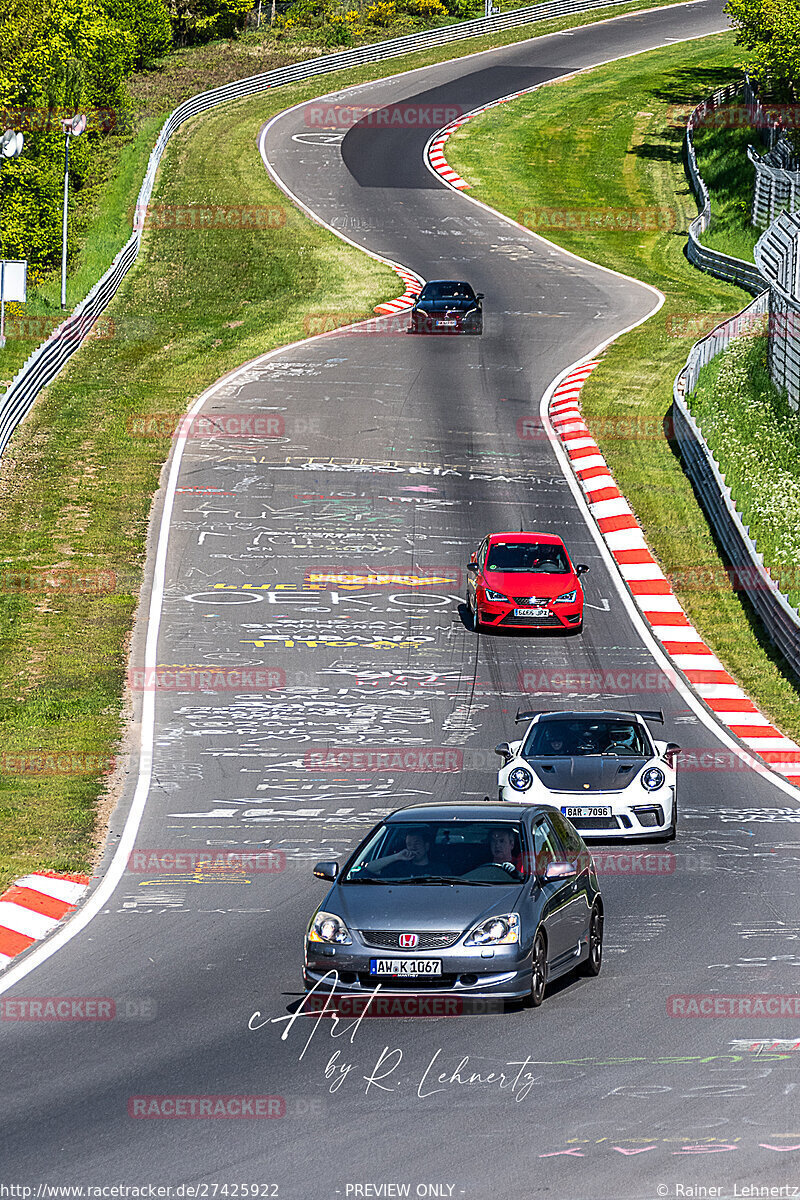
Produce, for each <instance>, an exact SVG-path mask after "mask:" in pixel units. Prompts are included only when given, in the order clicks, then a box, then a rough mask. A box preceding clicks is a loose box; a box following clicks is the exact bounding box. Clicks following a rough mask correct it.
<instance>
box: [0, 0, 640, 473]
mask: <svg viewBox="0 0 800 1200" xmlns="http://www.w3.org/2000/svg"><path fill="white" fill-rule="evenodd" d="M626 3H629V0H549V2H548V3H543V4H534V5H531V6H529V7H527V8H517V9H513V10H512V11H511V12H506V13H499V14H498V15H497V16H494V17H479V18H477V19H476V20H474V21H461V22H459V23H458V24H455V25H445V26H444V27H443V28H440V29H430V30H424V31H423V32H422V33H411V34H407V35H406V36H404V37H399V38H391V39H389V40H388V41H385V42H375V43H373V44H372V45H369V46H359V47H357V48H355V49H353V50H340V51H337V52H336V53H334V54H325V55H322V56H321V57H319V58H311V59H307V60H306V61H305V62H300V63H294V64H292V66H288V67H278V68H276V69H275V70H273V71H266V72H264V73H262V74H260V75H251V76H248V78H246V79H239V80H236V81H235V82H233V83H228V84H225V85H224V86H223V87H218V88H214V89H213V90H212V91H208V92H201V93H199V94H198V95H197V96H192V97H191V98H190V99H189V100H185V101H184V102H183V104H180V105H178V107H177V108H176V109H175V110H174V111H173V112H172V113H170V115H169V117H168V118H167V120H166V121H165V123H164V125H163V126H162V128H161V132H160V134H159V136H158V140H157V141H156V144H155V147H154V148H153V151H152V153H151V155H150V159H149V162H148V165H147V172H146V174H145V177H144V182H143V183H142V187H141V190H140V192H139V196H138V199H137V201H136V207H135V210H134V211H135V212H136V213H139V214H142V213H144V212H145V211H146V208H147V205H148V204H149V202H150V197H151V195H152V192H153V187H154V184H155V177H156V171H157V169H158V165H159V163H160V161H161V156H162V155H163V153H164V149H165V147H166V145H167V142H168V141H169V139H170V138H171V137H172V135H173V133H175V131H176V130H177V129H179V128H180V126H181V125H183V123H184V122H185V121H188V120H189V119H190V118H191V117H194V116H197V114H198V113H201V112H205V111H206V110H207V109H209V108H214V107H216V106H217V105H218V104H224V103H226V101H228V100H239V99H243V98H244V97H246V96H252V95H256V94H257V93H258V92H264V91H267V90H268V89H271V88H275V87H280V86H282V85H283V84H287V83H296V82H299V81H302V80H304V79H311V78H314V77H315V76H319V75H328V74H330V73H331V72H333V71H341V70H346V69H348V68H350V67H357V66H361V65H362V64H364V63H371V62H380V61H382V60H383V59H387V58H397V57H399V56H400V55H403V54H409V53H411V52H412V51H414V50H426V49H429V48H431V47H434V46H444V45H447V44H448V43H450V42H455V41H461V40H463V39H465V38H473V37H480V36H481V35H482V34H487V33H497V32H500V31H502V30H504V29H513V28H515V27H517V26H519V25H527V24H532V23H534V22H537V21H545V20H548V19H549V18H551V17H559V16H566V15H569V14H570V13H580V12H587V11H590V10H591V9H595V8H615V7H617V6H618V5H621V4H626ZM142 224H143V222H141V221H138V222H137V225H138V228H135V229H134V231H133V233H132V234H131V237H130V238H129V240H128V241H127V242H126V244H125V245H124V246H123V248H122V249H121V250H120V251H119V253H118V254H117V255H116V257H115V258H114V261H113V262H112V264H111V266H110V267H109V269H108V270H107V271H106V273H105V275H103V276H102V278H101V279H99V280H98V282H97V283H96V284H95V285H94V287H93V288H92V290H91V291H90V292H89V294H88V295H87V296H86V297H85V298H84V299H83V300H82V301H81V302H80V304H78V305H77V306H76V308H75V309H74V311H73V312H72V314H71V315H70V317H69V318H68V319H67V320H66V321H65V322H64V323H63V324H62V325H60V326H59V327H58V328H57V329H56V330H54V332H53V333H52V334H51V335H50V337H49V338H48V339H47V341H45V342H43V343H42V344H41V345H40V346H37V348H36V349H35V350H34V351H33V353H32V354H31V356H30V358H28V360H27V361H26V362H25V364H24V366H23V367H22V368H21V369H20V370H19V371H18V372H17V374H16V375H15V376H14V378H13V380H12V381H11V386H10V387H9V389H8V391H7V392H6V393H5V395H3V396H0V454H2V453H3V451H4V450H5V448H6V446H7V445H8V442H9V440H10V438H11V436H12V434H13V432H14V430H15V429H16V427H17V425H18V424H19V423H20V421H21V420H22V419H23V418H24V416H25V415H26V413H27V412H28V411H29V409H30V407H31V405H32V404H33V402H34V400H35V399H36V397H37V396H38V394H39V392H40V391H41V390H42V388H44V387H46V386H47V384H49V383H51V382H52V381H53V379H55V377H56V375H57V374H58V373H59V371H60V370H61V368H62V367H63V366H64V365H65V363H67V362H68V361H69V359H70V358H71V357H72V355H73V354H74V353H75V352H76V350H78V349H79V347H80V345H81V344H82V342H83V341H84V339H85V337H86V336H87V334H88V332H89V330H90V329H91V326H92V323H93V322H94V321H95V320H96V319H97V317H99V316H100V314H101V313H102V312H103V310H104V309H105V308H106V307H107V306H108V304H109V302H110V301H111V299H112V298H113V296H114V295H115V293H116V292H117V290H118V288H119V286H120V284H121V283H122V280H123V279H124V277H125V275H126V274H127V273H128V271H129V270H130V269H131V267H132V266H133V264H134V262H135V261H136V258H137V255H138V253H139V246H140V244H141V239H142Z"/></svg>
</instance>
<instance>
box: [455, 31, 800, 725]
mask: <svg viewBox="0 0 800 1200" xmlns="http://www.w3.org/2000/svg"><path fill="white" fill-rule="evenodd" d="M736 60H737V52H736V50H735V48H734V44H733V37H732V36H731V35H729V34H725V35H721V36H717V37H714V38H709V39H706V40H703V41H699V42H690V43H686V44H685V45H673V46H670V47H669V48H668V49H665V50H657V51H653V52H651V53H648V54H645V55H641V56H639V57H637V58H633V59H628V60H625V61H623V62H620V63H615V64H610V65H608V66H606V67H601V68H599V69H598V70H596V71H593V72H591V73H590V74H585V75H579V76H577V77H575V78H574V79H572V80H570V81H567V82H565V83H559V84H554V85H553V86H548V87H545V88H542V89H541V90H539V91H538V92H535V93H533V94H531V95H529V96H527V97H522V98H521V99H519V100H517V101H513V102H512V103H510V104H507V105H503V106H500V107H498V108H496V109H493V110H491V111H489V112H488V113H486V114H485V115H483V116H481V117H479V118H477V119H476V120H474V121H471V122H470V123H469V124H468V125H467V126H465V127H464V128H463V129H462V130H460V131H459V132H458V134H457V135H456V136H455V137H454V138H452V139H451V141H450V143H449V148H448V159H449V161H450V163H451V164H452V165H453V167H454V168H455V169H456V170H457V171H459V172H460V173H461V174H462V175H463V176H464V178H466V179H468V180H470V181H471V182H472V183H473V184H474V185H475V186H474V191H473V193H472V194H474V195H476V196H478V197H479V198H480V199H482V200H484V201H486V202H487V203H488V204H491V205H492V206H493V207H495V208H497V209H499V210H500V211H501V212H504V213H506V214H508V215H509V216H511V217H514V218H519V219H523V220H524V219H525V217H524V213H525V210H527V212H528V213H532V212H533V213H535V214H536V222H535V223H536V224H537V225H538V230H537V231H538V232H540V233H541V234H542V235H543V236H545V237H548V238H550V239H551V240H552V241H554V242H557V243H558V244H559V245H561V246H564V247H565V248H566V249H568V250H571V251H573V252H575V253H576V254H580V255H583V256H585V257H586V258H589V259H591V260H592V261H595V262H598V263H602V264H603V265H605V266H607V267H611V268H614V269H615V270H618V271H623V272H625V273H626V274H628V275H632V276H634V277H636V278H637V279H641V280H644V281H645V282H647V283H650V284H652V285H654V286H655V287H657V288H659V289H660V290H661V291H662V292H663V293H664V295H665V297H666V303H665V304H664V306H663V307H662V308H661V310H660V312H658V313H657V314H656V315H655V316H654V317H652V318H651V319H650V320H649V321H648V322H646V324H644V325H643V326H641V327H639V328H637V329H635V330H633V331H631V332H630V333H627V334H625V335H623V336H622V337H621V338H619V339H618V341H617V342H615V343H614V345H612V346H611V347H610V348H609V350H608V352H607V353H606V355H605V357H604V360H603V365H602V367H601V368H600V369H599V370H597V371H596V372H595V373H594V374H593V375H592V377H591V378H590V380H589V382H588V383H587V385H586V387H585V388H584V390H583V394H582V405H583V411H584V414H585V416H586V418H587V421H588V424H589V426H590V428H591V429H592V431H593V432H594V434H595V436H596V438H597V441H598V442H599V444H600V447H601V449H602V450H603V453H604V454H605V456H606V459H607V460H608V462H609V464H610V466H611V469H612V471H613V473H614V475H615V477H616V479H617V481H618V483H619V486H620V488H621V489H622V491H623V493H624V494H625V495H626V496H627V498H628V500H629V501H630V503H631V505H632V507H633V509H634V511H635V512H636V514H637V517H638V519H639V521H640V523H641V525H642V528H643V530H644V533H645V535H646V537H647V540H648V543H649V545H650V546H651V548H652V550H653V552H654V553H655V554H656V556H657V558H658V560H659V562H660V563H661V565H662V568H663V570H664V571H665V572H666V573H667V574H668V575H670V576H671V577H672V579H673V583H674V587H675V590H676V593H677V595H678V597H679V599H680V601H681V603H682V604H683V605H684V607H685V609H686V611H687V612H688V614H689V616H690V617H691V619H692V620H693V621H694V622H695V624H696V625H697V628H698V629H699V630H700V632H701V633H702V635H703V636H704V638H705V639H706V640H707V642H708V643H709V645H711V646H712V647H713V648H714V650H715V651H716V653H717V654H718V655H719V657H720V658H721V659H722V661H723V662H724V663H725V665H726V667H727V668H728V670H730V671H731V673H732V674H733V675H734V676H735V677H736V678H737V679H738V680H739V682H740V683H741V685H742V687H744V688H745V689H746V690H747V691H748V693H749V694H750V695H751V696H753V698H754V699H755V700H756V701H757V702H758V703H759V705H760V706H761V707H762V708H763V710H764V712H766V713H767V714H769V715H770V716H771V717H772V718H773V719H774V720H775V721H777V722H778V724H779V725H780V726H781V727H782V728H783V729H784V730H785V731H786V732H787V733H788V734H790V735H792V736H794V737H798V736H800V704H798V699H800V697H799V696H798V690H797V687H796V685H795V682H794V681H793V678H792V677H791V675H790V674H789V673H788V669H787V668H786V666H785V664H784V663H783V662H782V660H781V659H780V658H779V656H778V655H777V654H776V652H775V651H774V650H773V648H772V647H771V646H770V644H769V642H768V640H767V638H766V636H765V635H764V633H763V630H762V629H761V627H760V625H759V623H758V621H757V619H756V618H755V617H754V615H753V613H752V611H751V610H750V608H749V606H748V605H747V603H746V601H744V600H743V599H742V596H741V594H740V593H739V592H737V591H735V590H734V589H733V588H732V587H731V586H730V584H729V582H728V578H727V574H726V570H725V563H724V562H723V560H722V559H721V558H720V555H719V553H718V550H717V547H716V545H715V542H714V539H713V537H712V535H711V533H710V530H709V528H708V525H707V522H706V520H705V517H704V516H703V513H702V510H701V509H700V507H699V505H698V503H697V500H696V498H695V496H694V494H693V491H692V488H691V485H690V484H689V482H688V480H687V478H686V476H685V474H684V472H683V470H682V468H681V464H680V461H679V460H678V458H677V457H676V455H675V453H674V452H673V447H672V446H671V444H670V442H669V440H668V439H667V437H666V435H665V433H664V422H665V418H666V417H667V414H668V413H669V410H670V406H671V403H672V383H673V379H674V377H675V375H676V374H677V372H678V371H679V370H680V368H681V366H682V365H683V363H684V361H685V359H686V355H687V353H688V351H689V349H690V347H691V344H692V342H693V341H695V340H696V339H697V338H698V337H699V336H701V334H702V333H703V332H706V331H707V329H709V328H710V327H711V326H712V325H714V324H716V323H717V322H718V321H719V320H720V319H721V314H723V313H733V312H736V311H737V310H738V309H740V308H742V307H743V306H744V304H745V303H746V302H747V300H748V296H747V295H746V294H745V293H743V292H742V291H740V290H739V289H737V288H734V287H732V286H730V285H728V284H725V283H723V282H721V281H719V280H715V279H714V278H712V277H711V276H709V275H705V274H702V273H700V272H699V271H696V270H695V269H694V268H693V267H691V266H690V265H689V263H688V261H687V260H686V258H685V256H684V245H685V241H686V234H685V231H686V228H687V226H688V224H689V222H690V221H691V220H692V218H693V217H694V216H695V215H696V212H697V208H696V205H695V202H694V199H693V197H692V194H691V191H690V189H689V185H688V183H687V181H686V177H685V174H684V170H683V159H682V140H683V125H682V124H681V122H680V120H678V119H676V116H675V114H676V113H685V112H686V110H687V108H689V107H690V106H693V105H694V104H696V103H698V102H699V101H700V100H702V99H703V98H704V97H705V96H707V95H708V94H709V93H710V92H711V91H712V90H713V89H714V88H715V87H717V86H719V85H720V84H721V83H725V82H727V81H728V80H730V79H731V78H734V77H735V76H736ZM706 169H707V167H706ZM707 178H708V176H707ZM709 182H710V183H711V182H712V181H711V179H709ZM714 204H715V198H714V196H713V195H712V209H713V207H714ZM576 210H578V211H582V212H584V213H586V212H591V213H594V214H596V213H598V212H604V213H605V214H607V216H608V221H609V224H608V225H604V224H602V222H600V221H597V220H596V218H592V220H593V221H595V223H594V224H589V225H588V226H587V225H586V223H585V222H584V227H583V228H581V227H580V226H581V221H580V219H579V218H577V219H576V220H575V227H573V228H564V227H563V226H564V224H565V220H564V216H563V214H565V213H574V212H576ZM521 212H522V213H523V216H522V217H521V218H520V213H521ZM614 212H621V213H634V214H635V213H638V214H640V221H639V225H640V226H644V227H643V228H636V229H632V228H630V227H629V228H626V229H620V228H619V223H620V218H614V217H613V216H612V215H611V214H613V213H614ZM626 220H628V222H629V226H630V225H631V224H633V221H631V220H629V219H628V218H626ZM558 225H561V226H562V227H561V228H559V227H558ZM615 226H616V227H615ZM621 414H624V415H625V417H626V420H625V421H624V422H622V423H620V420H619V418H620V415H621ZM621 426H622V430H623V431H626V430H628V429H630V428H631V426H633V428H635V430H636V431H637V435H636V436H635V437H631V436H620V428H621ZM709 581H711V583H709Z"/></svg>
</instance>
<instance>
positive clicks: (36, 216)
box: [0, 0, 252, 286]
mask: <svg viewBox="0 0 800 1200" xmlns="http://www.w3.org/2000/svg"><path fill="white" fill-rule="evenodd" d="M251 7H252V0H169V6H168V4H167V0H0V132H2V130H3V129H6V128H11V129H15V130H18V131H20V132H21V133H23V135H24V137H25V147H24V150H23V154H22V156H21V157H20V158H18V159H15V160H13V161H10V162H3V163H2V164H0V235H1V238H2V240H1V242H0V247H1V249H2V252H3V254H4V255H5V256H6V257H8V258H26V259H27V260H28V263H29V283H30V284H31V285H34V286H35V285H36V284H38V283H40V282H41V280H42V279H43V278H44V277H45V276H46V275H47V274H48V273H49V272H51V271H53V270H54V269H56V268H57V267H58V264H59V263H60V259H61V205H62V188H63V179H64V134H63V132H62V129H61V120H62V118H63V117H65V116H72V115H73V114H75V113H79V112H82V113H86V114H87V117H88V121H87V128H86V132H85V133H84V134H83V135H82V136H80V137H75V138H71V139H70V148H69V176H70V206H71V210H72V216H71V219H70V222H69V246H68V252H69V255H70V258H71V257H72V256H73V254H74V251H75V249H76V248H77V246H78V244H79V243H80V241H81V240H82V237H83V234H84V233H85V223H86V219H87V218H88V215H89V212H90V209H91V203H90V202H91V200H92V198H93V195H94V193H95V192H96V190H97V189H98V188H99V187H100V186H101V185H102V184H103V182H104V174H103V172H104V168H105V166H106V164H107V156H104V155H103V154H100V153H98V151H99V150H100V145H99V143H101V142H103V141H107V140H108V139H109V138H116V137H119V136H128V135H129V134H130V131H131V118H132V113H131V103H130V98H129V95H128V90H127V87H126V81H127V80H128V79H129V77H130V76H131V75H132V74H133V72H134V71H137V70H141V69H143V68H147V67H150V66H152V65H153V64H154V63H155V62H156V61H157V60H158V59H159V58H160V57H162V56H163V55H164V54H166V53H167V52H168V51H169V50H170V49H171V47H172V45H173V43H174V42H177V43H179V44H187V43H189V42H196V41H208V40H209V39H210V38H212V37H216V36H219V35H220V34H223V35H230V34H232V33H234V32H235V30H236V28H237V26H238V25H241V24H242V23H243V19H244V15H245V14H246V13H247V12H248V11H249V10H250V8H251ZM76 217H77V219H76Z"/></svg>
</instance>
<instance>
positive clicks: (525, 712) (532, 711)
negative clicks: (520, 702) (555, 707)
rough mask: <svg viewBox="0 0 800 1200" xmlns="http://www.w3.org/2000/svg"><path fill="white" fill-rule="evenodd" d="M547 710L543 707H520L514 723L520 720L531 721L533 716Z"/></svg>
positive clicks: (516, 723)
mask: <svg viewBox="0 0 800 1200" xmlns="http://www.w3.org/2000/svg"><path fill="white" fill-rule="evenodd" d="M544 711H545V710H544V709H543V708H525V709H522V708H519V709H517V715H516V716H515V717H514V724H515V725H518V724H519V722H520V721H530V720H531V719H532V718H533V717H538V716H540V715H541V714H542V713H543V712H544Z"/></svg>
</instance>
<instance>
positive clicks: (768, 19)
mask: <svg viewBox="0 0 800 1200" xmlns="http://www.w3.org/2000/svg"><path fill="white" fill-rule="evenodd" d="M725 11H726V12H727V13H728V14H729V16H730V17H731V19H732V20H733V22H734V24H735V25H736V27H737V35H736V40H737V42H738V43H739V45H741V46H745V47H746V48H747V49H748V50H749V51H750V54H749V57H748V60H747V62H746V64H745V66H746V68H747V70H748V71H749V72H750V74H751V75H752V76H753V78H754V79H757V80H758V81H759V82H760V83H762V84H767V83H769V84H770V86H771V88H772V90H773V91H774V92H775V93H776V94H777V96H778V98H779V99H782V100H797V99H798V97H800V0H728V3H727V5H726V8H725Z"/></svg>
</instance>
